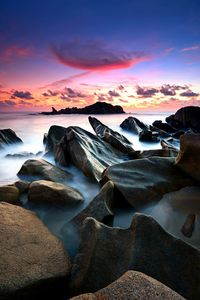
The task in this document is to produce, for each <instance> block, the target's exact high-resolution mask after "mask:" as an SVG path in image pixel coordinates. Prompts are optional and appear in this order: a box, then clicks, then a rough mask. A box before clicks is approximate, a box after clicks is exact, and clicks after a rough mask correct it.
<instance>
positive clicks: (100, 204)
mask: <svg viewBox="0 0 200 300" xmlns="http://www.w3.org/2000/svg"><path fill="white" fill-rule="evenodd" d="M113 206H114V184H113V183H112V181H108V182H107V183H106V184H105V185H104V186H103V187H102V189H101V190H100V192H99V194H97V196H96V197H95V198H94V199H93V200H92V201H91V202H90V203H89V204H88V206H87V207H86V208H85V209H84V210H82V211H81V212H80V213H79V214H78V215H77V216H75V217H74V218H73V219H72V221H71V222H72V223H73V224H74V225H76V226H78V227H81V225H82V223H83V221H84V220H85V219H86V218H87V217H93V218H95V219H96V220H98V221H100V222H103V223H108V221H112V219H113V216H114V215H113V212H112V208H113Z"/></svg>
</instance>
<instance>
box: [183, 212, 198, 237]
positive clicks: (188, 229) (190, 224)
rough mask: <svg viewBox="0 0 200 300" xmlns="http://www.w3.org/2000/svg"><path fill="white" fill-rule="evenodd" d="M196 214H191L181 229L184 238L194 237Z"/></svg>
mask: <svg viewBox="0 0 200 300" xmlns="http://www.w3.org/2000/svg"><path fill="white" fill-rule="evenodd" d="M195 219H196V216H195V214H190V215H188V216H187V218H186V220H185V223H184V224H183V227H182V228H181V232H182V234H183V235H184V236H186V237H188V238H190V237H191V236H192V233H193V231H194V227H195Z"/></svg>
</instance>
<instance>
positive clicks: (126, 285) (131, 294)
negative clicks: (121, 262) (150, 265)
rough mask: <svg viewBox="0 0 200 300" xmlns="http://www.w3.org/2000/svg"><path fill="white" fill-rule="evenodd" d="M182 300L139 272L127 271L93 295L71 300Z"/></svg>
mask: <svg viewBox="0 0 200 300" xmlns="http://www.w3.org/2000/svg"><path fill="white" fill-rule="evenodd" d="M100 299H102V300H116V299H120V300H127V299H128V300H138V299H140V300H147V299H149V300H161V299H165V300H184V298H183V297H182V296H180V295H179V294H177V293H176V292H174V291H173V290H171V289H170V288H169V287H167V286H166V285H164V284H162V283H161V282H159V281H157V280H155V279H153V278H152V277H150V276H147V275H145V274H143V273H141V272H137V271H128V272H126V273H125V274H124V275H122V276H121V277H120V278H119V279H117V280H116V281H114V282H113V283H111V284H109V285H108V286H107V287H105V288H103V289H101V290H99V291H97V292H96V293H95V294H83V295H80V296H77V297H74V298H72V299H71V300H100Z"/></svg>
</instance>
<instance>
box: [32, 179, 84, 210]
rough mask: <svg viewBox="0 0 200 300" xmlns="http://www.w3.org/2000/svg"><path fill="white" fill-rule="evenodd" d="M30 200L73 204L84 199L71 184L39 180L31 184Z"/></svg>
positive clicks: (44, 202)
mask: <svg viewBox="0 0 200 300" xmlns="http://www.w3.org/2000/svg"><path fill="white" fill-rule="evenodd" d="M28 200H29V201H31V202H34V203H40V204H41V203H43V204H55V205H73V204H77V203H80V202H81V201H83V200H84V199H83V196H82V195H81V193H79V191H77V190H76V189H74V188H72V187H70V186H67V185H64V184H61V183H57V182H52V181H47V180H39V181H34V182H32V183H31V184H30V187H29V191H28Z"/></svg>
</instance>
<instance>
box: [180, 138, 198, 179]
mask: <svg viewBox="0 0 200 300" xmlns="http://www.w3.org/2000/svg"><path fill="white" fill-rule="evenodd" d="M199 153H200V134H195V133H194V134H184V135H182V136H181V137H180V151H179V154H178V156H177V158H176V166H177V167H178V168H179V169H181V170H182V171H184V172H185V173H186V174H188V175H190V176H191V177H192V178H194V179H195V180H197V181H198V182H200V156H199Z"/></svg>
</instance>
